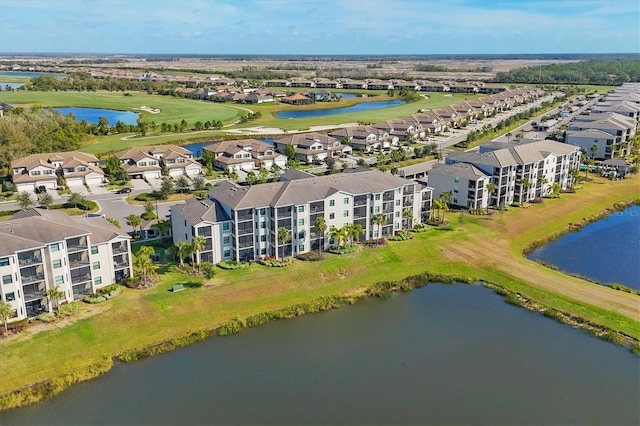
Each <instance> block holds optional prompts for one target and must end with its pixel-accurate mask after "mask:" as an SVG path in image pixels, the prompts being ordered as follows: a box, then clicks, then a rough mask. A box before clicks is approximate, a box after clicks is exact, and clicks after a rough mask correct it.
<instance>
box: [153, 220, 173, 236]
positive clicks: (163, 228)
mask: <svg viewBox="0 0 640 426" xmlns="http://www.w3.org/2000/svg"><path fill="white" fill-rule="evenodd" d="M155 227H156V228H157V229H158V233H159V234H160V236H161V237H164V236H165V235H169V231H171V222H169V221H168V220H159V221H158V222H156V224H155Z"/></svg>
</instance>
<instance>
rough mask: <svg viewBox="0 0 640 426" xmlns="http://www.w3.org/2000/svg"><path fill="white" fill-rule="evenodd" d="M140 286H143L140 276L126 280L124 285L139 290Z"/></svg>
mask: <svg viewBox="0 0 640 426" xmlns="http://www.w3.org/2000/svg"><path fill="white" fill-rule="evenodd" d="M140 284H141V281H140V277H139V276H134V277H129V278H127V279H126V280H124V285H126V286H127V287H129V288H138V287H139V286H140Z"/></svg>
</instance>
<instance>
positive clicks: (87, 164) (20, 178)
mask: <svg viewBox="0 0 640 426" xmlns="http://www.w3.org/2000/svg"><path fill="white" fill-rule="evenodd" d="M98 165H99V160H98V158H97V157H96V156H95V155H93V154H87V153H84V152H78V151H70V152H56V153H50V154H31V155H29V156H27V157H24V158H19V159H17V160H13V161H12V162H11V169H12V172H13V183H14V184H15V185H16V187H17V190H18V191H33V190H34V189H35V188H36V187H38V186H41V185H43V186H45V187H46V188H47V189H54V188H56V187H57V186H58V185H57V181H58V177H61V178H64V179H65V180H66V182H67V185H69V186H81V185H85V184H86V185H98V184H100V183H101V182H102V180H103V179H104V172H103V171H102V169H101V168H100V167H99V166H98Z"/></svg>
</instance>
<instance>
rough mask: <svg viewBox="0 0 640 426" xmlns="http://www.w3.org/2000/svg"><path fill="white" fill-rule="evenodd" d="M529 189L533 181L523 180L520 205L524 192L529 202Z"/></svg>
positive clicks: (521, 182)
mask: <svg viewBox="0 0 640 426" xmlns="http://www.w3.org/2000/svg"><path fill="white" fill-rule="evenodd" d="M529 188H531V181H530V180H529V178H523V179H522V180H521V181H520V203H522V192H523V190H524V192H525V193H526V199H525V201H527V200H528V198H529Z"/></svg>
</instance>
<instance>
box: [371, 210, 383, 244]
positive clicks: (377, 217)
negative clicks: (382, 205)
mask: <svg viewBox="0 0 640 426" xmlns="http://www.w3.org/2000/svg"><path fill="white" fill-rule="evenodd" d="M371 221H372V222H373V223H374V224H375V225H378V238H376V247H377V246H378V240H379V239H380V238H381V237H382V225H384V224H385V222H386V221H385V219H384V216H383V215H382V213H376V214H374V215H373V217H372V218H371Z"/></svg>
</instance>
